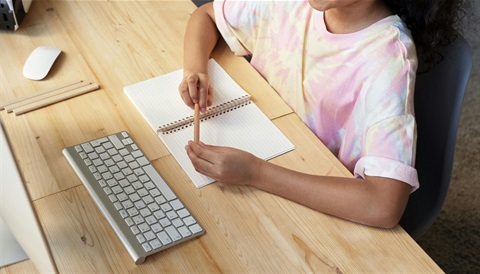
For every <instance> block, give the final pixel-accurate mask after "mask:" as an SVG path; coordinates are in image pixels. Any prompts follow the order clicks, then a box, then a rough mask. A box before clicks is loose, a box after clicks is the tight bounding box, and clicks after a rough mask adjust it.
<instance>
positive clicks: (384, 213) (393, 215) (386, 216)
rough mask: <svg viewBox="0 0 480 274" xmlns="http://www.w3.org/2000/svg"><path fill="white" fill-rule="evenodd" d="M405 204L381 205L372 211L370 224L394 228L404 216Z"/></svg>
mask: <svg viewBox="0 0 480 274" xmlns="http://www.w3.org/2000/svg"><path fill="white" fill-rule="evenodd" d="M404 209H405V206H400V207H399V206H391V205H390V206H386V207H380V208H377V209H376V210H374V211H373V212H371V216H370V225H371V226H375V227H379V228H386V229H389V228H394V227H395V226H397V225H398V223H399V222H400V219H401V218H402V214H403V211H404Z"/></svg>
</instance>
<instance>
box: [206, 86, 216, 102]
mask: <svg viewBox="0 0 480 274" xmlns="http://www.w3.org/2000/svg"><path fill="white" fill-rule="evenodd" d="M214 92H215V91H214V90H213V87H212V85H210V83H209V85H208V93H207V107H209V106H211V105H212V103H213V94H214Z"/></svg>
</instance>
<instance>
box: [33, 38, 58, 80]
mask: <svg viewBox="0 0 480 274" xmlns="http://www.w3.org/2000/svg"><path fill="white" fill-rule="evenodd" d="M61 52H62V50H61V49H58V48H54V47H48V46H41V47H38V48H35V49H34V50H33V51H32V53H30V56H28V58H27V61H25V64H24V65H23V76H25V78H28V79H31V80H42V79H43V78H45V76H47V74H48V72H49V71H50V69H51V68H52V66H53V63H55V60H57V57H58V55H60V53H61Z"/></svg>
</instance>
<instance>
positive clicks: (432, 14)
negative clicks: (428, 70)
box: [384, 0, 468, 62]
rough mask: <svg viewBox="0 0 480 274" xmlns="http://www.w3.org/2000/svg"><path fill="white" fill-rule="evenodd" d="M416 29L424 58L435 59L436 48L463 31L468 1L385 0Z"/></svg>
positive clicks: (418, 47)
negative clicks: (462, 25) (463, 20)
mask: <svg viewBox="0 0 480 274" xmlns="http://www.w3.org/2000/svg"><path fill="white" fill-rule="evenodd" d="M384 1H385V3H386V5H387V6H388V7H389V8H390V9H391V11H392V12H393V13H395V14H397V15H398V16H399V17H400V18H401V19H402V20H403V21H404V22H405V24H406V25H407V27H408V28H409V29H410V31H411V32H412V36H413V40H414V42H415V44H416V46H417V49H418V50H419V52H420V53H421V55H422V57H423V58H424V60H425V61H427V62H433V59H434V56H433V55H434V52H435V51H434V49H435V48H436V47H437V46H439V45H446V44H448V43H450V42H451V41H452V40H454V39H455V37H456V36H457V35H458V33H459V32H461V21H462V19H463V18H464V17H465V15H466V11H465V8H466V4H467V3H468V2H467V1H468V0H384Z"/></svg>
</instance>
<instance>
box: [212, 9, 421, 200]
mask: <svg viewBox="0 0 480 274" xmlns="http://www.w3.org/2000/svg"><path fill="white" fill-rule="evenodd" d="M214 11H215V21H216V24H217V27H218V29H219V31H220V33H221V35H222V37H223V38H224V39H225V41H226V42H227V44H228V45H229V47H230V49H231V50H232V51H233V52H235V54H237V55H250V56H251V64H252V66H253V67H255V69H256V70H257V71H258V72H259V73H260V74H261V75H262V76H263V77H264V78H265V79H266V80H267V81H268V83H269V84H270V85H271V86H272V87H273V88H274V89H275V90H276V91H277V92H278V93H279V94H280V96H281V97H282V98H283V99H284V100H285V101H286V102H287V103H288V104H289V106H290V107H291V108H292V109H293V110H294V111H295V112H296V113H297V114H298V116H299V117H300V118H301V119H302V120H303V121H304V123H305V124H306V125H307V126H308V127H309V128H310V129H311V130H312V131H313V132H314V133H315V134H316V135H317V136H318V138H320V140H321V141H322V142H323V143H324V144H325V145H326V146H327V147H328V148H329V149H330V150H331V151H332V152H333V153H334V154H335V155H336V156H337V157H338V159H339V160H340V161H341V162H342V163H343V164H344V165H345V166H346V167H347V168H348V169H349V170H350V171H351V172H352V173H353V174H354V175H355V176H356V177H363V178H365V175H368V176H380V177H387V178H392V179H397V180H400V181H403V182H406V183H408V184H410V185H411V186H412V191H414V190H415V189H417V188H418V178H417V172H416V170H415V168H414V167H413V166H414V161H415V145H416V125H415V118H414V110H413V90H414V86H415V72H416V68H417V57H416V51H415V46H414V44H413V41H412V39H411V35H410V32H409V30H408V29H407V28H406V27H405V26H404V24H403V23H402V21H401V19H400V18H399V17H398V16H396V15H392V16H389V17H387V18H384V19H382V20H380V21H378V22H377V23H375V24H373V25H371V26H369V27H367V28H365V29H363V30H360V31H358V32H355V33H350V34H332V33H330V32H329V31H328V30H327V28H326V26H325V21H324V17H323V12H321V11H317V10H314V9H313V8H311V7H310V5H309V4H308V2H307V1H223V0H221V1H216V2H215V3H214Z"/></svg>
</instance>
